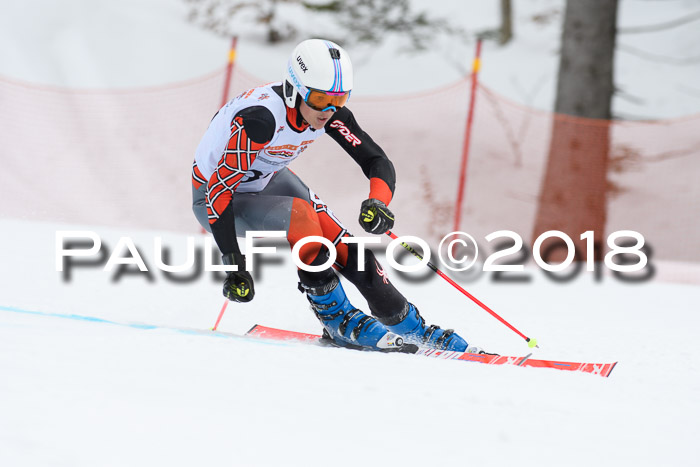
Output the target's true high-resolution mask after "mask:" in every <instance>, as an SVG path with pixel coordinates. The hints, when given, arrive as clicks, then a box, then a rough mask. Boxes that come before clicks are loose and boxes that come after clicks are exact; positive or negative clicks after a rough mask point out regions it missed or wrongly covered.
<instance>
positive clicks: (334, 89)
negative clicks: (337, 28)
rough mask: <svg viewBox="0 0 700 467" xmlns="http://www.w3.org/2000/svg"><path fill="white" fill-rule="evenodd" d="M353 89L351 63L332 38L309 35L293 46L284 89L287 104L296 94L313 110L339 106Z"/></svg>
mask: <svg viewBox="0 0 700 467" xmlns="http://www.w3.org/2000/svg"><path fill="white" fill-rule="evenodd" d="M351 90H352V63H351V62H350V57H349V56H348V54H347V52H345V50H344V49H343V48H341V47H340V46H339V45H338V44H336V43H335V42H331V41H327V40H321V39H309V40H305V41H304V42H302V43H300V44H299V45H297V46H296V47H295V48H294V52H292V56H291V57H290V58H289V62H288V63H287V71H286V73H285V77H284V83H283V91H284V100H285V102H286V104H287V107H291V108H293V107H294V106H295V104H296V98H297V94H299V95H300V96H301V98H302V100H303V101H304V102H306V104H307V105H308V106H309V107H311V108H312V109H315V110H321V111H322V110H328V109H332V110H334V111H335V110H338V109H339V108H340V107H342V106H344V105H345V103H346V102H347V100H348V98H349V97H350V91H351Z"/></svg>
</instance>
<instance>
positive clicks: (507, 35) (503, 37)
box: [498, 0, 513, 45]
mask: <svg viewBox="0 0 700 467" xmlns="http://www.w3.org/2000/svg"><path fill="white" fill-rule="evenodd" d="M512 38H513V8H512V4H511V0H501V34H500V37H499V39H498V43H499V44H501V45H505V44H507V43H508V42H510V40H511V39H512Z"/></svg>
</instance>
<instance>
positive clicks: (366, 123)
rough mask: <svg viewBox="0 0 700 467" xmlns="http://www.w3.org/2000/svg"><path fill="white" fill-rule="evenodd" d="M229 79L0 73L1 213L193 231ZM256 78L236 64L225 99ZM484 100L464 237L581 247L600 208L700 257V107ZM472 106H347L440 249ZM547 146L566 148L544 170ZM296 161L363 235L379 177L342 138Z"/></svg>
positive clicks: (486, 96)
mask: <svg viewBox="0 0 700 467" xmlns="http://www.w3.org/2000/svg"><path fill="white" fill-rule="evenodd" d="M224 73H225V72H224V69H221V70H217V71H215V72H214V73H211V74H209V75H206V76H203V77H201V78H198V79H194V80H190V81H187V82H182V83H177V84H173V85H168V86H160V87H149V88H142V89H125V90H76V89H64V88H57V87H51V86H40V85H33V84H28V83H23V82H18V81H16V80H11V79H7V78H0V102H1V103H2V106H1V107H0V126H1V127H2V131H0V148H1V150H2V161H3V183H2V184H0V197H1V198H2V200H3V203H2V205H0V214H1V215H2V216H4V217H11V218H21V219H30V220H37V221H52V222H53V221H56V222H63V223H70V224H85V225H109V226H121V227H129V228H143V229H156V230H171V231H182V232H197V231H198V227H197V223H196V221H195V220H194V217H193V215H192V212H191V208H190V206H191V192H190V172H191V164H192V159H193V154H194V150H195V148H196V146H197V144H198V142H199V139H200V137H201V136H202V134H203V133H204V131H205V129H206V127H207V125H208V123H209V121H210V119H211V117H212V116H213V115H214V113H215V112H216V111H217V110H218V107H219V104H220V99H221V92H222V85H223V80H224ZM260 84H263V81H261V80H259V79H256V78H255V77H254V76H252V75H250V74H248V73H246V72H245V71H244V70H242V69H241V68H240V67H237V68H236V70H235V71H234V76H233V81H232V85H231V90H230V94H229V95H230V96H235V95H237V94H238V93H240V92H241V91H243V90H245V89H248V88H251V87H254V86H257V85H260ZM476 99H477V101H476V109H475V121H474V128H473V130H472V142H471V151H470V157H469V164H468V174H467V183H466V193H465V204H464V209H463V213H462V222H461V230H463V231H465V232H468V233H470V234H471V235H473V236H474V237H475V238H477V240H478V241H479V242H480V244H482V245H483V246H488V242H486V241H485V240H484V237H485V236H486V235H487V234H489V233H491V232H494V231H497V230H512V231H515V232H517V233H518V234H519V235H521V236H522V237H523V239H524V241H525V242H526V244H528V243H531V242H532V241H533V240H534V238H535V237H536V236H537V235H538V234H539V233H541V231H542V230H543V229H544V230H546V229H549V228H561V229H562V230H565V231H566V232H567V233H570V234H571V236H572V238H574V240H576V235H577V234H580V233H582V231H579V230H581V229H584V228H587V225H586V223H585V222H584V223H581V222H577V221H576V219H579V218H591V217H593V218H597V219H598V221H600V223H599V224H596V225H593V224H592V226H593V228H595V230H596V233H599V232H598V231H599V230H601V229H602V230H604V231H605V233H603V234H601V235H607V233H609V232H613V231H616V230H622V229H629V230H636V231H639V232H640V233H642V234H643V235H644V236H645V237H646V239H647V242H648V243H649V244H650V245H651V246H652V247H653V250H654V258H655V259H665V260H674V261H693V262H698V261H700V220H698V212H700V187H699V186H698V185H699V183H700V115H696V116H692V117H688V118H683V119H676V120H668V121H656V122H618V121H612V122H601V121H591V120H585V119H577V118H573V117H568V116H558V115H555V114H553V113H551V112H544V111H537V110H533V109H529V108H527V107H524V106H521V105H518V104H515V103H513V102H511V101H509V100H508V99H505V98H503V97H502V96H499V95H498V94H496V93H495V92H493V91H491V90H489V89H488V88H487V87H485V86H483V85H479V87H478V88H477V95H476ZM468 100H469V80H468V79H464V80H460V81H458V82H455V83H452V84H450V85H447V86H443V87H441V88H438V89H434V90H430V91H427V92H420V93H414V94H406V95H398V96H385V97H377V96H374V97H363V96H360V95H353V96H352V98H351V99H350V101H349V102H348V107H349V108H350V109H351V110H352V111H353V112H354V113H355V115H356V118H357V120H358V121H359V122H360V125H361V126H362V127H363V128H364V129H365V130H366V131H367V132H368V133H369V134H370V135H371V136H372V138H373V139H374V140H375V141H377V142H378V143H379V144H380V145H381V146H382V147H383V148H384V150H385V151H386V153H387V154H388V155H389V157H390V158H391V159H392V160H393V162H394V164H395V166H396V171H397V180H398V182H397V188H396V193H395V196H394V199H393V201H392V204H391V207H392V209H393V210H394V213H395V214H396V218H397V223H396V227H395V231H396V233H397V234H399V235H416V236H419V237H422V238H424V239H426V240H428V241H429V242H430V243H431V244H433V245H436V244H437V242H438V241H439V240H440V239H441V238H442V237H443V236H444V235H445V234H447V233H449V232H450V231H451V230H452V222H453V218H454V205H455V199H456V196H457V185H458V178H459V174H458V171H459V165H460V160H461V154H462V144H463V138H464V132H465V121H466V114H467V107H468ZM553 128H557V137H556V138H554V139H553V138H552V134H553ZM608 148H609V149H608ZM550 149H551V151H553V152H556V153H559V154H561V153H562V151H564V152H565V153H566V154H565V156H564V157H562V158H560V159H561V160H559V161H558V162H557V163H555V164H548V156H549V154H550ZM606 151H607V152H608V157H604V156H605V152H606ZM601 155H602V157H601ZM291 168H292V169H293V170H294V171H295V172H296V173H298V174H299V175H300V176H301V177H302V178H303V179H304V180H305V182H306V183H307V184H308V185H309V186H310V187H311V189H312V190H314V192H316V193H317V194H318V195H319V196H320V197H321V198H322V199H323V200H324V201H325V202H326V203H327V204H328V205H329V207H330V208H331V209H333V210H334V212H335V213H336V214H337V215H338V217H339V218H340V219H341V220H343V221H344V222H345V224H346V226H347V227H348V228H349V229H350V230H351V232H354V233H355V234H356V235H361V234H363V233H364V232H362V231H361V229H360V228H359V226H357V225H356V222H357V221H356V219H357V215H358V210H359V206H360V203H361V202H362V200H363V199H364V198H366V196H367V194H368V192H369V182H368V181H367V180H366V179H365V177H364V176H363V174H362V173H361V171H360V169H359V167H357V165H356V164H355V163H354V162H353V161H352V160H351V159H350V158H349V157H347V156H346V155H345V154H344V153H343V151H342V149H340V147H339V146H337V145H336V144H335V143H334V142H333V141H332V140H331V139H330V138H321V139H320V140H319V141H317V142H316V143H314V145H313V146H312V147H311V148H310V149H309V150H308V151H306V152H305V153H304V154H303V156H302V157H300V158H299V159H297V161H295V162H294V164H293V165H292V167H291ZM572 174H573V175H572ZM585 177H590V179H589V180H590V183H588V182H586V179H585ZM543 182H544V183H546V185H545V186H546V187H548V188H547V189H545V190H544V191H543ZM601 192H602V193H601ZM591 213H592V214H591ZM561 222H564V223H565V224H566V225H563V226H562V224H561ZM599 238H603V237H602V236H601V237H599Z"/></svg>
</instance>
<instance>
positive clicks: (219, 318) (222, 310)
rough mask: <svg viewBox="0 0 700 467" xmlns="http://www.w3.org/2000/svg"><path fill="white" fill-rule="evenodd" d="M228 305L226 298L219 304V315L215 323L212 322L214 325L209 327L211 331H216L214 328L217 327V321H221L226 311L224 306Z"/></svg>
mask: <svg viewBox="0 0 700 467" xmlns="http://www.w3.org/2000/svg"><path fill="white" fill-rule="evenodd" d="M227 306H228V300H226V301H225V302H224V304H223V305H222V306H221V311H220V312H219V317H218V318H216V324H214V327H213V328H211V330H212V331H216V328H218V327H219V323H220V322H221V318H222V317H223V316H224V311H226V307H227Z"/></svg>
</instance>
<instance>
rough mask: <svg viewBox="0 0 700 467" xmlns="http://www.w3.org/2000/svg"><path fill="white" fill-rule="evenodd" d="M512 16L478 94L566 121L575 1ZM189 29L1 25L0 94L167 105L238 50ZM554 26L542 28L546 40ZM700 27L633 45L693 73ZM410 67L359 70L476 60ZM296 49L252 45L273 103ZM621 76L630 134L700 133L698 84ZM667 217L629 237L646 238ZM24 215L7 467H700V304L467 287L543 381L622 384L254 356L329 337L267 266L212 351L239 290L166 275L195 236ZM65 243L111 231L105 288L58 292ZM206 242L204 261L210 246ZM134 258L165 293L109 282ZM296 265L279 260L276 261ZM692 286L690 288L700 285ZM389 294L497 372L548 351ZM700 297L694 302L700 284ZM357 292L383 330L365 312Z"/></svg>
mask: <svg viewBox="0 0 700 467" xmlns="http://www.w3.org/2000/svg"><path fill="white" fill-rule="evenodd" d="M415 3H416V4H417V5H424V6H425V5H431V6H432V5H434V2H430V3H428V2H421V1H418V0H416V1H415ZM439 3H440V8H438V10H439V11H440V12H441V13H443V14H448V15H450V16H452V17H455V18H457V17H460V18H462V21H463V22H464V24H465V25H466V26H465V27H467V28H468V29H470V30H473V31H478V30H482V29H484V28H489V27H494V26H495V25H496V24H497V21H498V15H497V13H498V10H497V3H498V2H495V1H492V2H463V1H457V0H453V1H444V2H439ZM465 4H469V8H465V7H464V5H465ZM514 4H515V8H516V18H517V22H516V39H515V41H514V42H513V43H512V44H510V45H508V46H507V47H505V48H502V49H499V48H498V47H497V46H496V45H495V44H490V43H487V44H486V46H485V51H484V68H483V70H482V71H483V73H482V78H481V80H482V82H484V83H486V84H487V85H488V86H489V87H490V88H492V89H495V90H496V91H498V92H499V93H501V94H503V95H505V96H508V97H510V98H512V99H513V100H515V101H517V102H519V103H520V104H524V105H528V106H533V107H536V108H540V109H550V108H551V105H552V100H553V96H554V94H553V85H554V79H555V73H556V50H557V37H558V28H559V21H560V20H561V15H560V14H559V13H557V11H561V8H562V5H563V2H562V1H560V0H530V1H517V2H514ZM620 8H621V11H620V22H621V26H625V27H633V26H639V25H646V24H656V23H663V22H666V21H670V20H672V19H674V18H677V17H680V16H683V15H687V14H690V13H692V12H694V11H696V10H697V9H698V8H700V6H698V4H697V2H695V1H690V0H667V1H639V0H621V2H620ZM185 11H186V7H185V6H184V3H183V2H179V1H176V0H149V1H148V2H142V1H136V0H125V1H122V2H107V1H103V0H99V1H98V0H65V1H63V2H52V1H49V0H26V1H23V2H2V3H0V34H2V35H3V40H2V41H0V75H2V76H3V77H6V78H8V79H11V80H17V81H18V82H24V81H27V82H31V83H36V84H41V85H47V86H58V87H59V88H62V87H68V88H69V89H70V88H90V89H92V88H101V89H103V88H113V87H117V88H131V87H142V86H157V85H162V84H168V83H173V82H178V81H182V80H186V79H190V78H195V77H200V76H203V75H205V74H206V73H209V72H211V71H212V70H217V69H220V68H221V67H222V66H223V62H224V60H225V57H226V52H227V48H228V40H225V39H220V38H216V37H214V36H211V35H209V34H207V33H205V32H203V31H201V30H199V29H197V28H195V27H194V26H192V25H190V24H188V23H186V22H185V21H184V19H183V17H184V14H185ZM537 15H543V16H542V17H543V18H544V19H542V20H540V21H534V20H533V17H535V16H537ZM698 24H700V23H697V22H696V23H691V24H688V25H685V26H683V27H682V28H678V29H675V30H673V31H671V32H659V33H655V34H653V35H628V36H626V37H625V36H621V39H620V41H621V43H622V42H624V43H625V44H626V45H628V46H631V47H637V48H646V49H647V50H648V51H649V52H654V53H659V54H660V53H668V55H670V56H674V57H693V56H698V55H700V49H698V47H700V41H698V40H697V34H698V30H699V29H698ZM127 32H128V34H127ZM392 45H393V44H392V43H391V41H390V43H389V44H387V46H386V47H381V48H377V49H376V50H373V49H371V48H369V47H360V48H358V49H357V55H356V61H357V65H358V66H357V70H358V72H357V73H358V79H357V88H356V89H357V92H358V93H363V94H365V95H372V94H376V95H383V94H387V93H403V92H409V91H411V92H412V91H417V90H426V89H433V88H434V87H436V86H438V85H441V84H445V83H450V82H453V81H455V80H456V79H458V78H459V77H461V76H462V75H463V74H464V73H465V72H466V70H467V69H468V64H469V61H470V59H471V54H472V48H473V44H445V43H441V45H440V53H433V54H427V55H423V56H421V57H420V60H418V59H417V58H416V57H412V56H403V55H396V54H394V53H393V49H392V48H391V47H392ZM291 46H292V45H291V44H282V45H280V46H279V47H277V48H272V47H269V46H267V45H260V44H258V43H257V42H256V36H255V35H254V34H252V33H250V34H248V35H244V36H242V37H241V41H240V42H239V54H238V57H239V62H238V63H239V65H240V66H241V67H242V68H243V69H245V70H247V71H249V72H251V73H254V74H257V75H258V76H260V77H261V78H262V79H264V80H274V79H278V78H279V70H280V68H281V65H280V64H281V63H283V62H284V60H286V56H287V54H288V53H289V49H290V47H291ZM617 60H618V62H617V73H618V81H619V84H620V85H622V86H623V88H624V90H625V92H626V93H628V95H633V96H642V99H641V100H640V99H636V100H635V99H632V100H630V99H628V98H627V99H626V98H624V97H622V96H620V97H618V98H617V99H616V101H615V110H616V112H620V113H624V114H630V115H632V116H636V117H651V118H671V117H681V116H685V115H690V114H695V113H697V109H698V108H700V107H699V106H698V104H700V98H698V97H697V92H698V89H697V83H698V82H700V69H699V68H700V67H697V66H695V67H693V66H679V65H673V64H658V63H656V64H650V62H648V61H644V60H643V59H640V58H639V57H638V56H634V55H629V54H627V55H625V54H622V53H621V54H619V55H618V57H617ZM417 61H419V62H420V63H421V66H418V67H417V66H415V63H416V62H417ZM659 83H663V84H664V85H663V86H661V85H659ZM115 100H116V99H115ZM0 107H2V106H0ZM31 121H32V119H31V115H29V116H27V134H28V135H30V136H31V137H32V138H36V140H35V139H32V140H31V141H28V142H27V144H32V145H36V144H40V143H41V140H40V139H39V138H40V136H37V135H38V134H39V133H40V132H41V130H42V129H36V130H33V129H32V128H31V127H30V125H31ZM205 123H206V122H204V123H203V124H205ZM49 149H50V148H49ZM126 150H128V148H126V149H125V151H126ZM2 154H4V153H3V152H2V148H1V147H0V157H2ZM88 154H90V155H91V153H88ZM68 168H70V167H67V169H68ZM100 168H101V169H104V167H103V166H101V167H100ZM96 173H102V172H96ZM108 175H109V174H106V175H103V176H105V177H106V176H108ZM4 177H5V178H4V179H3V181H4V182H5V183H8V184H13V185H12V186H17V187H18V192H17V193H18V195H17V197H16V198H12V199H11V198H9V197H8V198H7V199H3V202H4V203H8V204H9V203H12V204H17V203H22V201H23V198H22V192H21V191H19V190H20V189H23V190H32V192H33V193H36V192H37V190H38V192H40V193H42V196H44V197H45V198H46V199H50V198H51V197H54V196H56V194H60V193H63V192H65V191H71V190H73V192H75V193H79V194H80V195H81V196H91V197H93V198H96V199H101V197H104V199H107V200H108V199H109V197H110V196H114V197H118V194H117V195H115V194H112V193H83V192H80V186H66V185H65V183H62V180H56V179H51V180H49V181H48V182H47V183H42V184H41V186H36V184H33V183H32V181H31V180H24V179H21V180H17V179H15V178H14V177H12V173H7V171H6V173H5V175H4ZM185 185H186V183H185ZM181 186H182V183H181V182H180V181H177V182H174V183H173V187H181ZM128 188H129V187H128V186H125V187H124V189H128ZM174 189H178V190H179V189H180V188H174ZM694 202H696V203H697V200H694ZM648 206H649V205H640V206H639V207H638V210H637V211H634V212H633V213H631V214H630V216H633V215H647V214H648V211H649V207H648ZM693 206H694V205H693ZM23 207H24V208H25V209H24V210H23V218H22V220H20V219H15V218H3V219H0V232H2V233H1V234H0V466H13V467H14V466H19V467H24V466H27V467H30V466H31V467H38V466H49V465H50V466H71V467H78V466H80V467H82V466H85V467H93V466H153V465H167V466H173V467H174V466H192V465H209V466H219V465H220V466H224V465H225V466H231V465H235V466H275V467H278V466H327V465H330V466H339V467H340V466H358V465H363V466H374V465H387V464H390V465H405V466H420V465H440V464H448V465H469V466H471V465H474V466H512V465H517V466H523V467H525V466H538V467H544V466H586V467H589V466H591V465H596V466H618V465H639V466H658V465H672V466H693V465H697V464H698V461H699V460H700V448H699V447H698V445H697V442H695V441H693V440H694V439H695V438H696V437H697V433H698V432H699V431H700V357H698V352H697V348H698V346H697V336H696V334H697V330H698V329H700V315H698V313H697V304H698V303H700V287H699V286H697V285H681V284H679V283H670V282H665V281H647V282H642V283H638V284H630V283H625V282H623V281H620V280H619V279H618V278H616V277H614V276H613V275H612V274H610V273H609V272H606V273H604V274H602V278H601V279H596V278H595V275H594V274H592V273H586V272H581V273H580V274H578V276H576V277H575V278H574V279H572V280H570V281H567V282H564V283H558V282H555V281H553V280H552V279H551V278H548V277H547V276H545V275H544V274H543V273H542V272H541V271H537V270H535V269H526V271H525V273H524V274H525V275H527V277H529V278H530V280H529V281H527V282H520V283H506V282H496V281H495V280H494V278H493V276H487V275H485V274H484V275H481V276H480V277H477V278H475V279H472V280H469V279H467V278H464V277H460V278H458V280H459V282H460V284H462V285H463V286H464V287H465V288H466V289H467V290H468V291H469V292H471V293H473V294H474V295H475V296H476V297H477V298H479V299H480V300H482V301H483V302H485V303H486V304H487V305H488V306H490V307H491V308H492V309H493V310H495V311H496V312H497V313H498V314H500V315H501V316H503V317H504V318H505V319H507V320H508V321H509V322H511V323H512V324H513V325H515V326H516V327H517V328H518V329H520V330H522V331H523V332H525V333H526V334H528V335H530V336H532V337H534V338H537V339H538V341H539V342H540V348H539V349H535V350H534V355H533V358H543V359H557V360H571V361H590V362H612V361H618V362H619V364H618V365H617V367H616V368H615V370H614V372H613V373H612V375H611V376H610V378H601V377H599V376H594V375H589V374H580V373H570V372H563V371H556V370H549V369H534V368H518V367H512V366H510V367H509V366H487V365H481V364H477V363H469V362H459V361H442V360H431V359H427V358H421V357H417V356H410V355H396V354H394V355H387V354H374V353H366V352H353V351H346V350H339V349H327V348H320V347H313V346H309V345H303V344H281V343H270V342H264V341H259V340H253V339H250V338H243V337H236V335H241V334H243V333H245V332H246V331H247V330H248V329H250V327H251V326H253V325H254V324H256V323H259V324H263V325H266V326H272V327H280V328H286V329H291V330H296V331H302V332H310V333H319V332H320V330H321V327H320V324H319V323H318V321H317V320H316V318H315V317H314V315H313V314H312V313H311V312H310V311H309V309H308V303H307V301H306V299H305V298H304V297H303V295H302V294H300V293H299V292H298V291H297V289H296V271H295V267H294V265H292V264H291V263H290V262H289V261H276V260H274V258H266V260H265V261H264V264H263V265H262V268H261V272H260V273H259V274H256V291H257V295H256V298H255V301H253V302H252V303H251V304H247V305H241V304H235V303H231V304H230V305H229V306H228V308H227V310H226V312H225V313H224V315H223V318H222V321H221V323H220V325H219V330H220V331H222V332H224V333H227V334H226V335H222V334H214V333H211V332H210V331H209V330H210V329H211V328H212V326H213V325H214V323H215V321H216V319H217V316H218V315H219V312H220V310H221V307H222V305H223V303H224V298H223V297H222V296H221V282H220V281H218V280H214V279H212V278H211V277H210V276H208V275H205V274H195V275H194V277H192V278H190V279H182V280H180V281H175V280H173V278H172V277H169V276H166V275H165V274H164V273H162V272H161V271H159V270H158V269H157V268H156V267H155V264H156V262H155V257H154V238H155V237H162V239H163V244H164V245H165V246H166V247H168V248H170V249H171V250H172V251H173V257H172V258H171V261H170V263H172V264H180V263H182V262H184V261H185V248H184V246H185V245H186V242H187V237H186V235H183V234H176V233H173V232H170V231H168V232H165V231H155V230H143V229H133V228H124V227H119V226H113V227H109V228H108V227H104V226H96V225H89V224H74V223H69V222H68V221H66V223H50V222H45V221H42V219H40V218H36V215H35V213H36V212H40V211H41V206H40V205H27V206H23ZM122 208H123V206H122ZM132 208H133V209H134V210H137V211H138V210H145V209H149V208H151V207H150V206H142V205H139V206H133V207H132ZM182 209H185V210H187V209H189V206H183V208H182ZM80 210H81V206H80V205H75V206H72V207H71V211H70V212H68V211H66V213H62V214H65V216H64V217H65V218H66V219H69V218H70V214H71V213H73V212H74V211H75V212H79V211H80ZM688 211H689V214H687V215H692V214H691V213H692V209H688ZM637 213H640V214H637ZM407 217H409V216H407ZM416 217H418V216H416ZM351 219H352V218H351ZM352 222H354V220H352ZM403 222H406V224H404V225H408V223H409V222H418V220H416V219H410V220H406V221H403ZM193 225H194V224H193ZM58 230H72V231H75V230H83V231H84V230H89V231H94V232H96V233H97V234H98V235H99V236H100V237H101V239H102V242H103V250H102V251H103V252H104V254H105V255H106V256H105V257H103V258H102V261H101V263H100V262H97V261H94V258H87V260H88V261H93V264H92V265H89V264H87V265H85V264H83V265H79V266H77V267H74V268H72V269H70V274H69V273H67V272H66V273H61V272H57V270H56V231H58ZM697 234H698V233H697V232H689V233H688V235H691V236H692V235H697ZM190 235H191V236H192V237H193V238H194V239H195V244H196V246H197V247H198V248H199V247H201V246H202V242H203V236H201V235H199V233H198V232H197V231H196V230H193V232H192V233H191V234H190ZM120 237H130V238H132V239H133V240H134V243H135V245H136V246H137V247H138V250H139V252H140V253H141V254H142V255H143V257H144V260H145V263H146V264H147V265H148V267H149V270H150V273H149V274H146V273H133V274H125V275H122V276H115V274H114V272H105V271H103V270H102V266H104V262H105V261H106V260H107V257H108V256H109V255H110V254H112V253H115V255H116V256H117V257H124V256H128V255H127V254H125V253H124V252H115V251H114V248H115V246H116V245H117V243H118V241H119V239H120ZM387 243H388V239H383V245H384V246H386V244H387ZM120 253H121V254H120ZM288 253H289V252H288V249H284V248H283V249H282V251H281V253H280V257H283V256H284V257H288ZM406 261H407V262H412V261H413V260H412V259H411V258H409V259H407V260H406ZM97 263H99V264H97ZM385 264H386V263H385ZM689 266H692V267H689V268H688V269H687V271H695V272H693V274H695V273H696V271H697V265H693V264H689ZM387 269H388V268H387ZM132 270H133V269H132ZM686 275H687V274H686ZM389 276H390V278H391V280H392V281H393V282H394V283H395V284H396V285H397V287H398V288H399V290H401V291H402V292H403V293H404V294H405V295H406V296H407V298H408V299H409V300H410V301H412V302H413V303H415V304H416V305H417V306H418V308H419V309H420V310H421V313H422V314H423V315H424V316H425V318H426V320H427V321H428V322H430V323H435V324H439V325H440V326H443V327H446V328H454V329H456V330H457V331H458V332H459V333H460V334H463V335H464V336H465V337H466V338H467V339H468V340H469V341H470V342H472V343H475V344H477V345H481V346H482V347H484V348H485V349H487V350H489V351H494V352H499V353H501V354H506V355H525V354H527V353H529V352H530V351H531V350H530V349H529V348H528V347H527V345H526V344H525V343H524V342H523V340H522V339H520V338H519V337H518V336H517V335H516V334H514V333H513V332H511V331H510V330H508V329H507V328H506V327H505V326H503V325H502V324H501V323H499V322H498V321H497V320H495V319H494V318H493V317H491V316H490V315H488V314H487V313H486V312H485V311H483V310H482V309H480V308H479V307H477V306H476V305H475V304H474V303H472V302H471V301H469V300H468V299H467V298H466V297H465V296H463V295H461V294H460V293H459V292H457V291H456V290H455V289H454V288H452V287H451V286H450V285H449V284H447V283H446V282H444V281H443V280H441V279H440V278H438V277H437V276H435V275H434V274H432V273H431V272H429V270H427V269H426V271H425V273H416V274H414V275H411V276H405V277H404V276H402V275H400V274H399V273H397V272H396V271H389ZM416 277H421V279H416ZM682 279H684V280H687V282H688V283H693V282H695V283H697V277H682ZM346 289H347V290H348V294H349V296H350V298H351V300H352V302H353V303H354V304H355V305H356V306H358V307H360V308H364V309H366V303H365V302H364V301H363V299H362V298H361V297H360V296H359V294H358V293H357V292H356V291H355V290H354V289H353V288H352V287H346Z"/></svg>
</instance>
